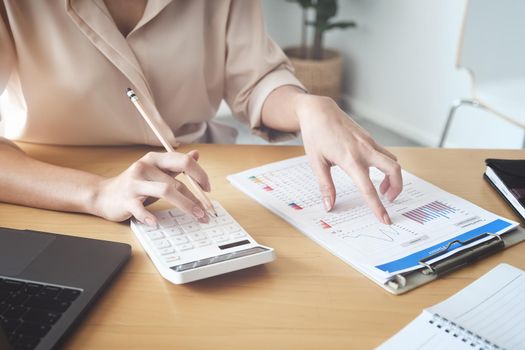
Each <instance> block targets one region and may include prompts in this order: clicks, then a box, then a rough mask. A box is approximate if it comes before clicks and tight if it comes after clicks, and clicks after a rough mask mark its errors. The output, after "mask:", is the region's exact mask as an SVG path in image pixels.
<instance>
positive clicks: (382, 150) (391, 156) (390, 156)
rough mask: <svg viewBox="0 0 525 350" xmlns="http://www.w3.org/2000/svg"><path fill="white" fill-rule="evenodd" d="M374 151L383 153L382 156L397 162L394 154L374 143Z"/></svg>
mask: <svg viewBox="0 0 525 350" xmlns="http://www.w3.org/2000/svg"><path fill="white" fill-rule="evenodd" d="M375 149H376V150H377V151H379V152H381V153H383V154H384V155H386V156H387V157H389V158H390V159H392V160H395V161H397V157H396V156H395V154H393V153H392V152H390V151H389V150H387V149H386V148H385V147H383V146H381V145H380V144H378V143H376V144H375Z"/></svg>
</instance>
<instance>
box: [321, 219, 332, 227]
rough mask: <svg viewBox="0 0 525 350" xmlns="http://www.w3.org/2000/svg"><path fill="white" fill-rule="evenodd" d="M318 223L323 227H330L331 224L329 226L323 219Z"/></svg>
mask: <svg viewBox="0 0 525 350" xmlns="http://www.w3.org/2000/svg"><path fill="white" fill-rule="evenodd" d="M319 223H320V224H321V227H322V228H324V229H327V228H332V226H330V224H328V223H327V222H325V221H324V220H319Z"/></svg>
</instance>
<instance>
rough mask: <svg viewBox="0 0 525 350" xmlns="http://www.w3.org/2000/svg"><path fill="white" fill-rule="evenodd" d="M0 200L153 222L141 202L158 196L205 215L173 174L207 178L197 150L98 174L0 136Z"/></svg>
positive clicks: (204, 184)
mask: <svg viewBox="0 0 525 350" xmlns="http://www.w3.org/2000/svg"><path fill="white" fill-rule="evenodd" d="M0 159H1V160H2V170H1V171H0V188H1V189H2V191H0V201H2V202H9V203H15V204H20V205H26V206H30V207H37V208H45V209H51V210H60V211H70V212H80V213H88V214H93V215H97V216H101V217H103V218H105V219H108V220H112V221H122V220H126V219H128V218H130V217H131V216H134V217H135V218H137V219H138V220H139V221H141V222H144V223H147V224H150V225H154V224H155V220H156V219H155V216H154V215H153V214H151V213H150V212H149V211H148V210H147V209H146V208H145V205H146V204H147V203H148V202H149V201H151V199H157V198H163V199H165V200H166V201H168V202H169V203H171V204H173V205H175V206H177V207H179V208H180V209H181V210H183V211H185V212H186V213H188V214H190V215H193V216H194V217H195V218H196V219H198V220H201V221H206V220H207V219H208V217H207V215H206V214H205V212H204V210H203V208H202V206H201V205H200V202H199V201H198V200H197V199H196V198H195V197H194V196H193V195H192V194H191V192H190V191H189V189H188V188H186V186H185V185H184V184H182V183H181V182H179V181H177V180H176V179H175V178H174V177H176V176H177V175H178V174H179V173H180V172H182V171H185V172H187V173H188V174H189V175H191V176H192V177H193V178H194V179H195V180H196V181H197V182H198V183H199V184H200V185H201V186H202V187H203V188H204V189H205V190H208V191H209V189H210V184H209V181H208V177H207V175H206V173H205V172H204V170H203V169H202V168H201V167H200V166H199V165H198V163H197V160H198V153H197V152H196V151H192V152H190V153H188V154H181V153H176V152H175V153H155V152H150V153H148V154H146V155H145V156H144V157H142V158H141V159H139V160H137V161H136V162H135V163H133V164H132V165H131V166H130V167H129V168H128V169H126V170H125V171H124V172H122V173H121V174H119V175H117V176H115V177H111V178H106V177H103V176H99V175H95V174H91V173H87V172H83V171H80V170H75V169H70V168H64V167H60V166H56V165H52V164H48V163H44V162H41V161H38V160H35V159H33V158H31V157H29V156H28V155H26V154H25V153H24V152H23V151H22V150H21V149H20V148H18V147H17V146H16V145H14V144H13V143H11V142H10V141H7V140H5V139H2V138H0Z"/></svg>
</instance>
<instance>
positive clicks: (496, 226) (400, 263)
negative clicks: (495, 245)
mask: <svg viewBox="0 0 525 350" xmlns="http://www.w3.org/2000/svg"><path fill="white" fill-rule="evenodd" d="M510 225H512V224H511V223H510V222H507V221H503V220H501V219H497V220H494V221H492V222H491V223H488V224H486V225H484V226H481V227H478V228H476V229H474V230H472V231H468V232H465V233H463V234H461V235H459V236H456V237H454V238H451V239H449V240H448V241H444V242H441V243H439V244H436V245H434V246H432V247H429V248H426V249H424V250H420V251H419V252H416V253H413V254H411V255H408V256H405V257H404V258H401V259H397V260H394V261H391V262H388V263H386V264H382V265H378V266H376V268H378V269H380V270H382V271H385V272H394V271H400V270H404V269H408V268H410V267H414V266H417V265H419V260H421V259H423V258H426V257H428V256H430V255H432V254H435V253H437V252H439V251H441V250H442V249H444V248H445V247H446V246H447V244H449V243H450V242H452V241H455V240H456V239H459V240H460V241H466V240H469V239H471V238H474V237H476V236H479V235H481V234H483V233H485V232H488V233H496V232H499V231H501V230H503V229H504V228H506V227H509V226H510ZM452 247H453V249H452V250H454V249H457V248H459V247H460V245H459V244H454V245H452Z"/></svg>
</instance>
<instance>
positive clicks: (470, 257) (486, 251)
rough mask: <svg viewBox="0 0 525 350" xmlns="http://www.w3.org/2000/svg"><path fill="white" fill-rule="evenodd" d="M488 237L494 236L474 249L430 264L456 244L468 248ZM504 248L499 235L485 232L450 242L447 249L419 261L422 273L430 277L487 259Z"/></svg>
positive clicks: (468, 249) (470, 248) (473, 247)
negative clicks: (486, 257) (464, 239)
mask: <svg viewBox="0 0 525 350" xmlns="http://www.w3.org/2000/svg"><path fill="white" fill-rule="evenodd" d="M487 236H492V238H491V239H489V240H486V241H483V242H480V243H479V244H476V245H474V246H472V247H469V248H466V249H464V250H461V251H458V252H457V253H455V254H453V255H451V256H449V257H447V258H446V259H443V260H438V261H435V262H433V263H430V262H429V261H432V260H434V259H436V258H439V257H440V256H442V255H444V254H446V253H448V252H449V251H450V248H451V247H452V246H453V245H454V244H459V245H461V246H466V245H469V244H471V243H474V242H476V241H479V240H481V239H483V238H485V237H487ZM503 248H505V242H504V241H503V239H502V238H501V237H500V236H499V235H497V234H494V233H491V232H485V233H482V234H480V235H479V236H476V237H473V238H471V239H468V240H466V241H460V240H454V241H452V242H449V243H448V244H447V246H446V247H445V249H443V250H441V251H439V252H437V253H436V254H432V255H430V256H428V257H426V258H424V259H421V260H420V261H419V264H420V265H422V266H424V269H423V270H422V271H421V272H422V273H423V274H425V275H430V274H437V275H443V274H446V273H448V272H450V271H453V270H455V269H457V268H459V267H461V266H464V265H467V264H470V263H472V262H474V261H476V260H478V259H481V258H482V257H485V256H487V255H490V254H493V253H495V252H497V251H499V250H502V249H503ZM454 249H455V248H454Z"/></svg>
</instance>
